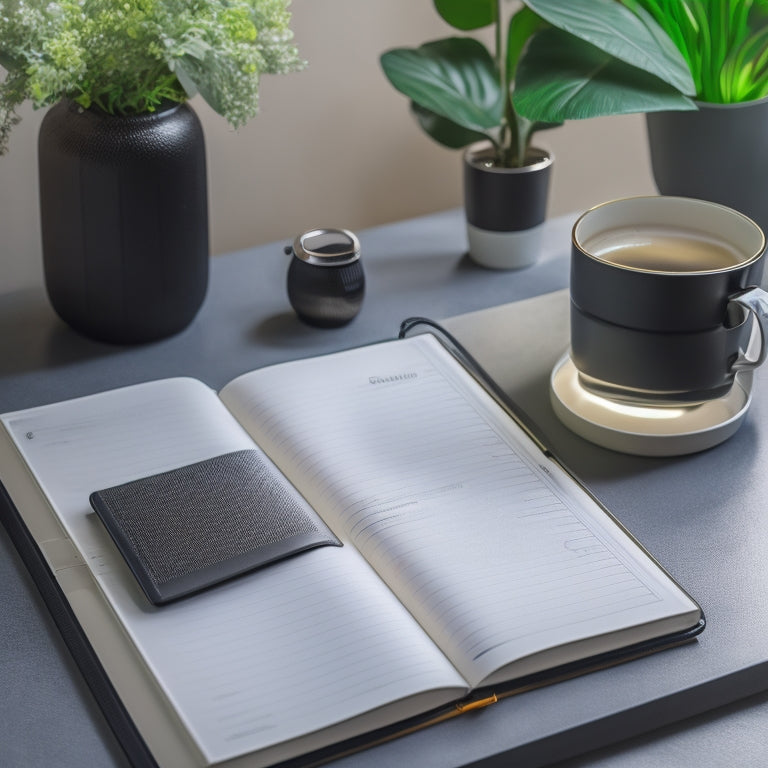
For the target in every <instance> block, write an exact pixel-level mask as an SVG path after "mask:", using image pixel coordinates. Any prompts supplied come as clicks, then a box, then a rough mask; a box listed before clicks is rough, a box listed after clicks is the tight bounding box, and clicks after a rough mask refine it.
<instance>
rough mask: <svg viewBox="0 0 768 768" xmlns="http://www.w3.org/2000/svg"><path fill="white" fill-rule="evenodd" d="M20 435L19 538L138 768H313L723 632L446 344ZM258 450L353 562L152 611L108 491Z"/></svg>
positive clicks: (8, 452)
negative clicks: (105, 508) (307, 766)
mask: <svg viewBox="0 0 768 768" xmlns="http://www.w3.org/2000/svg"><path fill="white" fill-rule="evenodd" d="M0 422H1V423H2V426H3V429H2V430H0V433H1V434H0V477H1V478H2V483H3V485H4V487H5V490H6V491H7V497H6V499H5V502H6V507H7V508H6V509H3V510H2V514H3V517H4V520H5V521H6V524H7V526H8V528H9V530H10V531H11V534H12V536H13V537H14V541H15V542H16V544H17V547H19V548H20V551H22V554H23V555H24V556H25V559H26V560H27V561H28V562H29V560H30V559H32V560H34V558H35V556H36V555H35V553H37V556H38V557H39V561H40V566H39V567H42V568H44V569H45V571H46V573H48V574H50V577H51V581H52V582H53V584H54V585H55V587H56V590H57V593H58V594H60V595H61V596H62V597H63V600H64V602H65V604H66V608H67V610H68V611H69V612H71V614H72V618H73V620H74V622H75V623H76V625H77V628H78V632H79V633H80V634H81V635H82V639H83V641H84V642H85V644H86V645H87V646H88V647H89V648H90V649H91V650H92V652H93V656H94V658H95V659H96V660H97V662H98V664H97V666H98V668H99V669H100V670H101V671H102V673H103V677H104V682H105V684H106V686H107V688H108V691H107V693H106V694H105V696H106V697H107V699H110V697H111V699H110V701H111V703H109V702H108V704H107V708H109V707H112V708H113V710H114V711H115V712H118V711H119V712H122V713H124V715H125V720H126V722H127V723H129V724H130V727H131V728H133V729H134V732H132V734H128V735H127V736H124V738H123V742H124V746H125V747H126V750H127V751H128V753H129V756H130V757H131V759H132V760H133V761H134V762H135V763H136V764H146V765H155V764H156V765H158V766H160V767H161V768H166V767H170V766H179V765H184V766H227V768H235V766H237V767H238V768H239V767H240V766H248V767H249V768H250V767H255V766H267V765H273V764H278V763H281V762H285V761H288V762H289V763H290V764H293V762H294V761H295V762H297V763H302V762H310V763H311V762H316V761H319V760H324V759H328V758H330V757H333V756H334V755H336V754H340V753H341V752H343V751H346V750H349V749H355V748H360V747H362V746H365V745H367V744H369V743H372V742H373V741H375V740H378V739H381V738H387V737H389V736H390V735H395V734H397V733H399V732H402V731H404V730H407V729H410V728H413V727H419V726H421V725H423V724H427V723H429V722H433V721H436V720H440V719H442V718H444V717H447V716H450V715H453V714H456V713H459V712H461V711H462V710H466V709H468V708H473V707H477V706H482V705H484V704H486V703H487V702H489V701H493V699H494V698H495V697H497V696H501V695H504V694H505V693H510V692H514V691H518V690H521V689H523V688H526V687H530V686H531V685H537V684H542V683H544V682H548V681H553V680H556V679H558V678H561V677H565V676H568V675H572V674H576V673H578V672H581V671H587V670H589V669H592V668H596V667H599V666H601V665H603V664H607V663H615V662H616V661H619V660H622V659H625V658H631V657H632V656H637V655H640V654H642V653H646V652H650V651H652V650H656V649H660V648H663V647H668V646H671V645H675V644H678V643H680V642H684V641H686V640H689V639H691V638H692V637H693V636H694V635H695V634H696V633H697V632H698V631H700V630H701V629H702V627H703V617H702V613H701V610H700V608H699V607H698V605H697V604H696V603H695V602H694V600H693V599H692V598H691V597H690V596H688V595H687V594H686V593H685V591H684V590H683V589H682V588H681V587H680V586H678V585H677V584H676V583H675V582H674V581H673V580H672V579H671V578H670V577H669V575H667V574H666V573H665V572H664V571H663V569H662V568H661V567H660V565H659V564H657V563H656V562H655V561H654V560H653V558H652V557H651V556H650V555H649V554H648V553H646V552H645V551H644V550H643V549H642V547H641V546H640V545H639V544H638V543H637V542H636V541H634V539H633V538H632V537H631V535H629V534H628V533H627V532H626V531H625V530H624V529H623V528H622V527H621V526H620V525H619V524H618V523H617V522H616V521H615V520H614V519H613V518H612V517H611V515H610V514H608V513H607V512H606V511H605V510H604V509H603V508H602V507H601V506H600V505H599V504H598V503H597V502H596V501H595V500H594V499H593V498H592V497H591V496H590V495H589V494H588V492H586V491H585V490H584V489H583V488H582V487H581V486H580V485H579V484H578V482H577V481H575V480H574V479H573V478H572V477H571V476H570V475H569V474H568V473H567V472H565V471H564V470H563V469H562V468H561V467H560V465H559V464H558V463H557V461H556V460H554V459H553V458H552V457H551V456H550V455H549V454H548V453H547V452H546V451H544V450H542V448H541V446H540V445H539V444H538V443H537V441H536V440H534V439H532V438H531V436H530V435H529V433H528V432H527V431H526V429H525V428H524V427H523V426H521V425H520V424H518V423H517V422H516V421H515V419H513V418H512V417H511V416H510V413H509V411H508V410H506V409H505V408H504V407H502V406H501V405H500V404H499V403H498V402H497V401H496V400H495V399H494V398H493V397H491V396H490V395H489V394H488V392H487V391H486V389H485V388H484V387H483V386H481V385H480V384H479V383H478V381H477V380H476V378H475V377H473V376H472V375H471V374H470V373H469V372H468V371H467V370H466V369H465V368H464V367H463V366H462V365H461V364H460V363H459V362H458V361H457V360H456V358H455V357H454V356H453V355H452V354H451V353H450V352H449V351H448V350H447V349H446V348H445V347H444V346H443V344H442V343H441V342H440V341H439V340H438V339H437V338H436V337H435V336H434V335H432V334H419V335H416V336H412V337H409V338H405V339H400V340H396V341H389V342H382V343H379V344H374V345H371V346H366V347H361V348H358V349H353V350H348V351H344V352H338V353H334V354H330V355H325V356H321V357H314V358H309V359H305V360H299V361H294V362H288V363H282V364H279V365H273V366H270V367H267V368H264V369H261V370H257V371H253V372H251V373H247V374H244V375H242V376H240V377H238V378H236V379H235V380H233V381H231V382H230V383H229V384H227V385H226V386H225V387H224V388H223V389H222V391H221V392H219V393H216V392H214V391H213V390H211V389H210V388H208V387H207V386H206V385H204V384H203V383H201V382H200V381H197V380H194V379H185V378H176V379H166V380H160V381H152V382H147V383H143V384H137V385H132V386H128V387H124V388H121V389H116V390H111V391H108V392H103V393H99V394H95V395H89V396H87V397H82V398H78V399H75V400H69V401H65V402H60V403H54V404H51V405H44V406H40V407H36V408H31V409H27V410H24V411H17V412H14V413H8V414H5V415H3V416H2V418H1V419H0ZM243 451H245V452H248V453H247V455H249V456H256V457H257V458H258V461H259V462H260V464H259V466H267V467H269V468H271V471H273V472H274V473H275V476H279V477H280V478H281V479H282V481H284V482H286V483H287V485H288V486H290V487H291V488H292V489H293V490H294V491H295V492H296V493H297V497H298V499H299V501H298V502H297V503H298V504H306V505H307V506H308V508H309V509H311V510H312V511H313V513H316V515H317V516H318V518H319V520H320V521H321V526H323V527H327V529H328V531H329V532H330V534H329V535H330V538H331V539H332V542H331V543H332V545H331V546H315V547H312V548H309V549H306V550H304V551H300V552H297V553H294V554H291V555H290V556H287V557H282V558H279V559H276V560H275V561H274V562H269V563H267V564H266V565H262V566H261V567H258V568H256V569H253V570H246V571H244V572H243V573H241V574H240V575H238V576H236V577H234V578H230V579H227V580H224V581H220V582H219V583H215V584H213V585H212V586H210V587H208V588H206V589H203V590H202V591H196V592H194V593H192V594H188V595H186V596H183V597H181V598H180V599H175V600H173V601H171V602H168V603H167V604H163V605H155V604H153V603H152V602H151V601H150V600H149V599H147V597H146V595H145V593H144V592H143V591H142V589H141V588H140V586H139V584H138V582H137V580H136V578H134V575H133V572H132V570H131V568H129V566H128V564H127V562H126V560H125V559H124V557H123V556H122V555H121V553H120V551H119V549H118V547H117V546H116V545H115V543H114V541H113V539H112V537H111V536H110V534H109V533H108V532H107V530H106V529H105V527H104V524H103V523H102V520H101V519H100V518H99V516H98V515H97V514H96V513H95V512H94V510H93V509H92V507H91V506H90V503H89V498H90V496H91V494H93V493H94V492H95V491H99V490H101V489H107V488H111V487H121V486H122V484H128V483H132V482H134V481H137V480H139V479H142V478H148V477H153V476H156V475H160V474H161V473H166V472H171V471H173V470H176V469H179V468H189V467H192V468H193V469H191V470H189V469H187V470H185V472H186V473H187V475H188V476H192V477H194V476H195V474H196V471H195V469H194V467H195V465H196V464H197V463H198V462H206V461H207V460H210V459H215V458H216V457H222V456H228V455H230V454H232V455H240V452H243ZM254 452H255V453H254ZM184 482H186V481H184V480H183V476H182V487H184V485H183V483H184ZM190 496H191V497H192V496H194V494H190ZM150 517H151V516H150ZM153 519H155V520H156V521H157V525H158V526H159V527H162V525H163V509H162V507H161V506H160V505H159V506H158V510H157V514H156V515H155V516H154V518H153ZM147 524H149V523H147ZM166 533H167V532H166ZM162 535H165V534H163V532H162V531H160V530H158V532H157V533H156V534H154V533H153V536H162ZM179 535H183V529H182V532H181V533H180V534H179ZM196 541H198V540H196ZM25 542H26V543H25ZM195 547H198V548H199V547H201V545H200V543H199V541H198V543H196V544H195ZM178 549H179V551H180V552H182V553H183V550H184V547H183V546H181V547H179V548H178ZM191 554H193V555H194V554H195V553H194V552H193V553H191ZM197 554H202V553H201V552H198V553H197ZM191 562H192V565H191V566H190V565H187V566H186V567H188V568H192V569H194V567H195V562H196V559H195V558H194V557H192V559H191ZM96 687H97V688H98V687H99V686H98V685H97V686H96ZM97 698H99V694H98V691H97ZM116 716H117V715H116ZM117 730H118V735H120V734H119V730H120V729H119V728H118V729H117Z"/></svg>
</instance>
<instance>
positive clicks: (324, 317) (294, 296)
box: [286, 229, 365, 328]
mask: <svg viewBox="0 0 768 768" xmlns="http://www.w3.org/2000/svg"><path fill="white" fill-rule="evenodd" d="M286 253H289V254H292V257H293V258H291V264H290V267H289V268H288V299H289V301H290V302H291V306H292V307H293V309H294V310H295V312H296V314H297V315H298V316H299V318H300V319H301V320H303V321H304V322H305V323H308V324H310V325H316V326H319V327H321V328H336V327H338V326H341V325H345V324H346V323H348V322H349V321H350V320H352V318H354V317H355V315H357V313H358V312H359V311H360V306H361V304H362V302H363V296H364V295H365V276H364V274H363V266H362V264H361V263H360V242H359V241H358V239H357V237H355V235H354V234H353V233H352V232H350V231H349V230H346V229H312V230H310V231H309V232H305V233H304V234H303V235H299V237H297V238H296V240H295V241H294V243H293V248H291V247H288V248H286Z"/></svg>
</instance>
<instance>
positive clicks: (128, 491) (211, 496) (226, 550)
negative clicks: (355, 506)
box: [90, 450, 341, 605]
mask: <svg viewBox="0 0 768 768" xmlns="http://www.w3.org/2000/svg"><path fill="white" fill-rule="evenodd" d="M90 501H91V506H92V507H93V509H94V510H95V511H96V513H97V514H98V516H99V517H100V518H101V520H102V522H103V523H104V525H105V526H106V528H107V530H108V531H109V533H110V535H111V536H112V539H113V540H114V542H115V544H116V545H117V547H118V549H119V550H120V552H121V553H122V555H123V557H124V558H125V560H126V562H127V563H128V565H129V567H130V569H131V571H133V574H134V576H135V577H136V579H137V580H138V582H139V584H140V585H141V588H142V589H143V590H144V593H145V594H146V595H147V597H148V598H149V599H150V600H151V601H152V602H153V603H155V604H156V605H160V604H162V603H167V602H169V601H171V600H175V599H177V598H179V597H183V596H184V595H189V594H191V593H193V592H197V591H199V590H201V589H205V588H206V587H209V586H211V585H213V584H216V583H218V582H220V581H223V580H225V579H229V578H232V577H233V576H237V575H239V574H242V573H245V572H246V571H250V570H252V569H254V568H258V567H260V566H263V565H266V564H267V563H271V562H274V561H276V560H280V559H282V558H284V557H288V556H289V555H293V554H296V553H298V552H302V551H304V550H307V549H312V548H314V547H320V546H325V545H332V546H341V543H340V542H339V540H338V539H337V538H336V537H335V536H334V535H333V533H331V531H330V530H329V529H328V527H327V526H326V525H325V523H324V522H323V521H322V520H321V519H320V518H319V517H318V515H317V513H316V512H315V511H314V510H313V509H312V508H311V507H310V506H309V504H307V502H306V501H305V500H304V498H303V497H302V496H301V495H300V494H299V492H298V491H297V490H296V489H295V488H294V487H293V486H292V485H291V484H290V483H289V482H288V480H287V479H286V478H285V477H284V476H283V475H282V474H281V473H280V471H279V470H278V469H277V468H276V467H275V466H274V465H273V464H272V463H271V462H270V461H269V459H267V458H265V457H264V456H263V454H261V453H260V452H259V451H255V450H245V451H236V452H235V453H228V454H224V455H223V456H216V457H214V458H212V459H207V460H206V461H201V462H199V463H197V464H190V465H188V466H185V467H181V468H179V469H174V470H171V471H170V472H163V473H162V474H159V475H152V476H151V477H144V478H141V479H140V480H134V481H132V482H130V483H125V484H124V485H118V486H115V487H113V488H107V489H105V490H101V491H95V492H94V493H92V494H91V497H90Z"/></svg>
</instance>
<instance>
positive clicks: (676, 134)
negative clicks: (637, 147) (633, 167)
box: [646, 97, 768, 231]
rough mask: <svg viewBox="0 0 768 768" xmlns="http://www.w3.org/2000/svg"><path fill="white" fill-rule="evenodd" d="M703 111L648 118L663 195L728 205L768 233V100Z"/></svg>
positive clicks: (715, 106) (656, 175) (711, 106)
mask: <svg viewBox="0 0 768 768" xmlns="http://www.w3.org/2000/svg"><path fill="white" fill-rule="evenodd" d="M698 107H699V110H698V111H696V112H693V111H691V112H653V113H649V114H647V115H646V122H647V126H648V142H649V145H650V150H651V165H652V167H653V177H654V180H655V182H656V186H657V188H658V190H659V192H661V194H663V195H682V196H684V197H697V198H700V199H702V200H712V201H714V202H716V203H721V204H722V205H727V206H729V207H731V208H735V209H736V210H738V211H741V212H742V213H744V214H746V215H747V216H749V217H750V218H752V219H754V220H755V221H756V222H757V223H758V224H759V225H760V226H761V227H762V228H763V230H764V231H768V97H766V98H763V99H759V100H757V101H749V102H744V103H741V104H708V103H704V102H698Z"/></svg>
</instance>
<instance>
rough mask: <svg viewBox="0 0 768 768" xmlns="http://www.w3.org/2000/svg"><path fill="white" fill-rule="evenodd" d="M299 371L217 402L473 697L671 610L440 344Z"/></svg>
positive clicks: (278, 373) (281, 372)
mask: <svg viewBox="0 0 768 768" xmlns="http://www.w3.org/2000/svg"><path fill="white" fill-rule="evenodd" d="M291 366H292V364H290V363H289V364H286V365H285V366H284V367H278V368H277V369H273V370H271V371H270V370H266V371H262V372H259V373H258V374H256V375H254V376H253V377H252V378H249V377H248V376H246V377H245V378H244V379H243V380H242V381H236V382H235V383H234V385H231V386H232V389H231V391H227V389H229V388H227V389H225V391H224V392H223V393H222V396H223V398H224V399H225V400H226V401H227V402H228V404H229V406H230V408H231V409H232V410H233V411H235V412H236V414H237V415H238V417H239V418H240V420H241V421H242V422H243V423H244V424H245V425H246V428H247V429H249V431H251V432H252V433H253V434H254V435H256V436H257V440H258V441H259V442H260V443H261V444H262V445H263V446H264V447H265V449H266V450H267V453H268V454H270V455H272V456H273V457H274V458H275V460H276V461H277V462H278V463H279V464H280V465H281V466H283V467H284V471H286V473H287V474H288V475H289V476H290V478H291V479H292V481H293V482H294V484H295V485H296V486H297V487H298V488H299V489H300V490H302V492H303V493H304V495H305V496H306V497H307V498H308V499H309V500H310V502H311V503H312V504H313V506H314V507H315V508H316V509H317V510H318V511H319V512H320V514H321V515H322V516H324V517H325V518H326V520H327V521H328V522H329V523H331V525H332V526H333V527H335V528H336V533H337V535H340V536H342V537H346V538H347V539H348V540H350V541H352V542H353V543H354V544H355V546H356V547H358V548H359V549H360V551H361V552H362V553H363V554H364V555H365V557H366V558H367V559H368V560H369V562H371V563H372V564H373V565H374V567H375V568H376V569H377V571H378V572H379V573H381V574H382V575H383V577H384V578H385V580H386V581H387V582H388V583H389V584H390V585H391V586H392V588H393V589H394V591H395V592H396V593H397V594H398V596H399V597H400V599H401V601H402V602H403V603H404V604H405V605H406V606H407V607H408V608H409V610H410V611H411V612H412V613H413V614H414V615H415V616H416V618H417V619H418V620H419V622H420V623H421V624H422V625H423V626H424V627H426V628H427V629H428V631H430V633H431V634H432V635H433V637H434V638H435V640H436V642H437V643H438V645H439V646H440V647H441V648H442V649H443V650H444V651H445V652H446V653H447V654H448V656H449V657H450V658H451V659H452V660H453V661H454V663H455V664H456V665H457V667H458V668H459V669H460V671H461V672H462V673H463V674H464V676H465V677H467V679H468V680H470V682H471V683H472V684H476V683H478V682H480V681H482V680H483V679H484V678H486V677H487V676H488V675H490V674H491V673H492V672H494V671H495V670H497V669H499V668H500V667H501V666H503V665H505V664H508V663H510V662H512V661H513V660H515V659H518V658H522V657H525V656H527V655H529V654H532V653H536V652H537V651H541V650H543V649H545V648H548V647H550V646H552V645H557V644H564V643H573V642H576V641H578V640H580V639H582V638H586V637H590V636H593V635H595V634H602V633H608V632H612V631H615V630H616V629H618V628H620V627H622V626H623V625H624V622H625V621H626V618H625V617H626V616H627V615H631V616H632V617H633V618H632V621H640V622H644V621H651V620H654V619H656V618H657V617H658V616H659V615H663V614H664V612H665V611H667V610H668V607H667V606H666V605H665V604H664V597H663V596H662V595H661V594H660V591H659V589H658V586H657V584H656V581H655V580H654V579H653V578H652V577H651V576H649V573H648V572H646V571H645V570H644V569H643V567H642V566H641V565H640V564H639V562H638V561H635V560H633V559H632V558H628V557H627V556H626V555H625V554H623V550H620V549H619V548H618V547H615V546H613V544H614V543H615V540H612V539H611V536H610V535H609V534H606V532H605V531H604V530H603V529H602V528H601V523H600V521H597V520H596V517H595V512H597V514H598V515H600V516H601V517H603V516H604V515H603V513H602V511H601V510H599V508H598V507H597V505H594V504H593V505H592V507H594V509H589V511H588V507H585V506H584V504H583V501H582V500H576V499H575V497H573V496H572V495H569V492H568V491H566V490H565V485H564V484H563V483H560V484H557V483H556V482H555V481H554V476H553V472H552V471H551V470H550V468H548V467H546V466H545V465H544V462H545V459H544V457H543V455H542V454H536V452H535V451H536V449H535V448H533V447H532V443H530V441H529V440H527V438H526V437H525V436H524V433H523V432H522V430H520V429H519V428H518V427H517V426H516V425H515V424H514V423H513V422H511V420H510V419H509V418H508V417H507V416H506V415H503V414H502V412H501V411H500V410H499V409H497V408H496V406H495V404H490V405H489V404H487V403H486V402H485V400H486V399H487V398H485V395H484V393H480V394H479V395H476V394H475V391H476V388H474V387H473V385H472V384H471V383H468V381H467V380H466V379H467V376H466V373H465V372H464V371H461V370H457V369H456V366H455V365H454V364H453V362H452V361H451V360H450V359H449V357H448V355H447V353H446V352H445V351H444V350H443V349H442V348H441V347H440V346H439V344H438V343H437V342H436V341H435V340H434V339H432V338H431V337H428V336H419V337H414V338H412V339H408V340H406V341H405V342H396V343H389V344H382V345H376V346H374V347H368V348H363V349H360V350H355V351H353V352H351V353H347V354H344V353H342V354H340V355H335V356H332V357H330V358H319V359H315V360H310V361H303V362H302V363H299V364H295V365H294V367H291ZM493 408H496V410H497V411H498V412H494V411H493Z"/></svg>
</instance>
